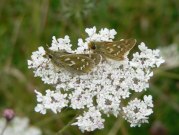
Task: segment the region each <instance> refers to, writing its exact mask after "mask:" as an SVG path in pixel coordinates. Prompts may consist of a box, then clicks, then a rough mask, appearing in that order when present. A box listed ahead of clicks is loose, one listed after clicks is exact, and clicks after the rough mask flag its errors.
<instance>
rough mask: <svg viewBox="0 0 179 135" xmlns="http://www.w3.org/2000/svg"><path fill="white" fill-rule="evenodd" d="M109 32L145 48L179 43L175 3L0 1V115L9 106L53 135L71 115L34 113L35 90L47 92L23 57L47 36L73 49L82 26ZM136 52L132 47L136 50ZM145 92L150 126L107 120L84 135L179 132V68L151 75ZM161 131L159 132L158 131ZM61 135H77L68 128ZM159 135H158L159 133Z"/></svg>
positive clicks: (158, 0)
mask: <svg viewBox="0 0 179 135" xmlns="http://www.w3.org/2000/svg"><path fill="white" fill-rule="evenodd" d="M93 26H96V27H97V29H98V30H99V29H100V28H104V27H107V28H114V29H115V30H116V31H117V32H118V35H117V36H116V39H121V38H129V37H133V38H136V39H137V40H138V43H140V42H141V41H144V42H145V43H146V44H147V45H148V46H149V47H150V48H158V47H163V46H168V45H170V44H171V43H178V44H179V1H178V0H135V1H134V0H51V1H50V0H0V112H2V111H3V109H5V108H7V107H10V108H13V109H14V110H15V111H16V114H17V115H18V116H28V117H29V118H30V120H31V124H33V125H35V126H38V127H40V128H41V129H42V130H43V134H44V135H53V134H54V133H56V132H57V131H59V130H60V129H61V128H63V127H64V126H65V125H66V124H67V123H68V121H70V119H71V118H72V117H73V116H74V115H75V113H74V111H72V110H64V112H62V113H61V114H58V115H55V114H53V113H51V112H48V114H47V115H41V114H39V113H36V112H34V107H35V105H36V97H35V94H34V92H33V90H34V89H38V90H41V92H43V91H44V90H45V89H47V88H48V86H47V85H44V84H43V83H42V81H41V80H40V79H39V78H34V76H33V73H32V71H31V70H29V69H27V59H30V56H31V53H32V51H35V50H36V49H37V48H38V46H40V45H43V46H45V44H51V39H52V38H51V37H52V36H56V37H64V36H65V35H69V36H70V37H71V41H72V43H73V45H74V48H75V46H76V44H77V38H79V37H83V38H84V37H85V32H84V30H85V28H86V27H93ZM135 49H136V48H135ZM150 85H151V87H150V89H149V91H147V92H145V94H151V95H153V96H154V105H155V107H154V113H153V114H152V115H151V117H150V122H149V124H144V125H142V126H141V127H140V128H138V127H136V128H130V126H129V124H128V123H127V122H125V121H123V119H121V118H114V117H108V118H106V119H107V120H106V122H105V128H104V129H103V130H98V131H95V132H91V133H84V134H85V135H138V134H140V135H148V134H151V135H159V134H153V133H151V127H153V128H156V129H158V127H157V126H156V124H155V123H156V122H160V123H161V125H162V126H163V128H162V129H163V130H164V129H165V130H166V131H165V130H164V133H165V134H168V135H178V134H179V69H178V68H175V69H170V70H165V71H163V70H161V71H160V72H156V74H155V75H154V77H153V79H152V80H151V83H150ZM159 129H160V128H159ZM63 134H64V135H81V134H82V133H81V132H80V131H79V129H78V128H77V127H69V128H68V129H67V130H65V131H64V132H63ZM160 135H162V133H160Z"/></svg>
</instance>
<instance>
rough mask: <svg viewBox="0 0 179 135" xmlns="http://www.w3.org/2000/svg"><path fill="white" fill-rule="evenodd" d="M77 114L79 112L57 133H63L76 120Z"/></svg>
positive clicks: (58, 134) (59, 134) (57, 134)
mask: <svg viewBox="0 0 179 135" xmlns="http://www.w3.org/2000/svg"><path fill="white" fill-rule="evenodd" d="M77 116H78V114H77V115H76V116H75V117H73V119H72V120H71V121H69V122H68V124H67V125H65V126H64V127H63V128H62V129H60V130H59V131H58V132H57V133H56V134H55V135H61V134H62V133H63V132H64V131H65V130H66V129H67V128H68V127H69V126H70V125H71V124H72V123H73V122H74V121H75V119H76V117H77Z"/></svg>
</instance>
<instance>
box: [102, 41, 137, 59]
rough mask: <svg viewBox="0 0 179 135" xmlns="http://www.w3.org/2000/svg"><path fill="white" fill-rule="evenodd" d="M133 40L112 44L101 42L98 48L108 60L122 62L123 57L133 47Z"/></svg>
mask: <svg viewBox="0 0 179 135" xmlns="http://www.w3.org/2000/svg"><path fill="white" fill-rule="evenodd" d="M135 44H136V40H135V39H125V40H120V41H114V42H101V46H100V47H99V49H100V52H102V53H103V54H104V55H105V56H107V57H108V58H111V59H114V60H123V59H124V56H125V55H127V54H128V53H129V51H130V50H131V49H132V48H133V47H134V46H135Z"/></svg>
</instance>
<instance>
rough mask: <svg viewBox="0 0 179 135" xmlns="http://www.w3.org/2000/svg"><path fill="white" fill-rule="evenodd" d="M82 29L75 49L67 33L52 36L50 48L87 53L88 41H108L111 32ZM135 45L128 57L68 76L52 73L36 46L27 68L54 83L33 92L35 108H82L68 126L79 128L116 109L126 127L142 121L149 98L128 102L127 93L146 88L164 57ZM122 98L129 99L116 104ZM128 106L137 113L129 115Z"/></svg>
mask: <svg viewBox="0 0 179 135" xmlns="http://www.w3.org/2000/svg"><path fill="white" fill-rule="evenodd" d="M85 31H86V32H87V34H88V37H87V38H86V39H85V40H84V41H83V40H82V39H79V40H78V45H79V47H78V48H77V49H76V50H72V49H71V46H72V45H71V44H70V40H69V37H68V36H65V38H64V39H62V38H60V39H56V38H55V37H53V41H52V45H51V47H50V49H51V50H61V49H62V50H66V51H67V52H71V53H76V54H78V53H90V51H86V50H88V43H89V42H90V41H112V40H113V39H114V36H115V35H116V31H115V30H109V29H107V28H105V29H101V30H100V31H99V33H97V31H96V28H95V27H93V28H87V29H86V30H85ZM138 48H139V50H140V52H136V53H134V54H133V58H132V59H131V60H129V59H128V58H127V57H126V58H125V59H124V60H123V61H115V60H109V59H107V60H106V61H104V62H101V63H100V64H98V65H97V66H96V67H95V68H94V69H93V70H92V72H90V73H88V74H82V75H74V74H71V73H69V72H68V71H66V70H65V69H60V71H58V72H56V70H55V67H54V66H53V64H52V63H51V62H50V59H48V58H46V57H45V56H44V55H45V50H44V48H43V47H39V49H38V51H36V52H33V53H32V56H31V60H28V66H29V68H32V69H33V70H34V74H35V76H39V77H41V79H42V81H44V83H48V84H51V85H52V86H55V90H54V91H53V90H51V91H50V90H47V91H46V95H42V94H41V93H39V92H37V91H36V94H37V102H38V104H37V106H36V108H35V111H37V112H40V113H42V114H45V113H46V110H47V109H50V110H52V111H53V112H54V113H57V112H61V110H62V108H64V107H71V108H73V109H80V110H81V109H82V110H85V112H84V114H82V115H81V116H79V117H77V122H75V123H74V124H73V125H78V126H79V128H80V129H81V130H82V131H93V130H95V129H101V128H103V127H104V125H103V123H104V119H103V118H102V117H101V114H102V113H103V114H106V115H114V116H116V117H117V116H118V115H119V113H120V114H123V116H124V118H125V119H126V120H127V121H128V122H130V123H131V126H136V125H140V124H141V123H145V122H147V119H148V116H149V115H150V114H151V113H152V111H151V108H152V98H150V97H151V96H148V98H147V96H146V97H144V101H141V100H137V99H135V100H132V101H130V96H131V95H132V94H131V93H134V92H142V91H144V90H146V89H147V88H149V83H148V82H149V80H150V78H151V77H152V76H153V72H152V68H154V67H159V66H160V64H162V63H164V60H163V59H162V58H161V57H160V55H159V50H151V49H148V48H147V47H146V46H145V44H144V43H141V44H140V45H138ZM123 100H125V101H129V103H128V105H126V107H124V106H123V105H122V104H121V101H123ZM136 103H137V104H136ZM134 108H136V109H137V110H138V111H139V112H138V113H135V112H134V110H135V109H134ZM86 110H88V111H87V112H86Z"/></svg>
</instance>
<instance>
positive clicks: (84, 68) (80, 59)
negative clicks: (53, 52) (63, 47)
mask: <svg viewBox="0 0 179 135" xmlns="http://www.w3.org/2000/svg"><path fill="white" fill-rule="evenodd" d="M59 61H60V64H61V65H62V66H63V67H64V68H65V69H67V70H68V71H70V72H74V73H78V74H81V73H88V72H90V71H91V70H92V68H94V66H95V63H94V61H93V60H92V59H90V58H89V57H87V56H85V55H83V54H66V55H62V56H60V57H59Z"/></svg>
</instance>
